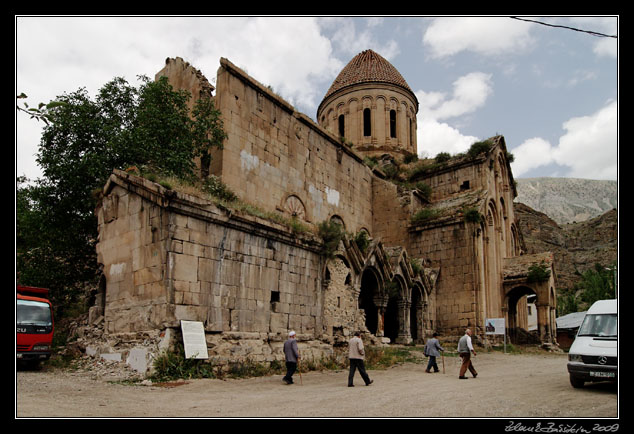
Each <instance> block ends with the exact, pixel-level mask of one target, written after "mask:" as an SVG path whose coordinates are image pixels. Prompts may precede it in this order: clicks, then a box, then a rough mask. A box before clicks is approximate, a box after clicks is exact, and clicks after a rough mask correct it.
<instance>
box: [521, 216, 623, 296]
mask: <svg viewBox="0 0 634 434" xmlns="http://www.w3.org/2000/svg"><path fill="white" fill-rule="evenodd" d="M514 209H515V215H516V216H517V218H518V220H519V224H520V229H521V231H522V235H523V237H524V242H525V244H526V249H527V253H538V252H544V251H550V252H553V254H554V255H555V272H556V273H557V290H558V292H559V293H560V294H561V292H562V291H563V290H565V289H571V288H572V287H573V286H574V283H575V282H577V281H578V279H579V275H580V274H581V273H583V272H584V271H586V270H588V269H590V268H593V267H594V265H595V264H597V263H598V264H601V265H603V266H606V267H607V266H611V265H613V264H614V263H615V262H616V260H617V254H618V252H617V248H618V220H617V217H618V215H617V211H616V210H615V209H612V210H610V211H608V212H606V213H604V214H602V215H600V216H599V217H595V218H592V219H590V220H587V221H584V222H580V223H572V224H566V225H559V224H557V223H556V222H555V221H554V220H553V219H551V218H550V217H549V216H547V215H546V214H544V213H542V212H540V211H536V210H534V209H532V208H531V207H529V206H527V205H524V204H523V203H515V204H514Z"/></svg>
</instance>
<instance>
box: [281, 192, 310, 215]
mask: <svg viewBox="0 0 634 434" xmlns="http://www.w3.org/2000/svg"><path fill="white" fill-rule="evenodd" d="M281 208H282V211H283V212H285V213H288V214H290V215H291V217H296V218H297V219H299V220H306V221H310V217H309V216H308V212H307V208H306V205H305V204H304V201H303V200H302V199H301V198H300V197H299V196H298V195H297V194H295V193H289V194H287V195H286V197H284V199H283V200H282V206H281Z"/></svg>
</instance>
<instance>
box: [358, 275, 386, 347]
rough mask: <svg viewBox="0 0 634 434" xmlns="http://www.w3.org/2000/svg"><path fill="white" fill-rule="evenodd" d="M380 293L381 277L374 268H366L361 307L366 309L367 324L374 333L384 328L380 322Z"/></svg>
mask: <svg viewBox="0 0 634 434" xmlns="http://www.w3.org/2000/svg"><path fill="white" fill-rule="evenodd" d="M379 295H380V290H379V279H378V277H377V274H376V272H375V271H374V270H373V269H372V268H366V269H365V270H364V271H363V275H362V276H361V292H360V293H359V309H363V310H364V311H365V326H366V327H367V329H368V331H369V332H370V333H372V334H373V335H377V332H379V331H380V330H382V327H380V324H379V309H378V307H377V303H376V299H377V297H378V296H379Z"/></svg>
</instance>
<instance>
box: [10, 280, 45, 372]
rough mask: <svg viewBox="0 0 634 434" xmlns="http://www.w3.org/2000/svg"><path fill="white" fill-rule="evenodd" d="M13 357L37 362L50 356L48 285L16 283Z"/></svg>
mask: <svg viewBox="0 0 634 434" xmlns="http://www.w3.org/2000/svg"><path fill="white" fill-rule="evenodd" d="M16 343H17V351H16V359H17V361H18V362H24V363H28V364H30V365H37V364H39V362H41V361H43V360H48V359H49V358H50V357H51V347H52V343H53V306H52V304H51V302H50V301H49V300H48V289H46V288H36V287H32V286H20V285H18V286H17V292H16Z"/></svg>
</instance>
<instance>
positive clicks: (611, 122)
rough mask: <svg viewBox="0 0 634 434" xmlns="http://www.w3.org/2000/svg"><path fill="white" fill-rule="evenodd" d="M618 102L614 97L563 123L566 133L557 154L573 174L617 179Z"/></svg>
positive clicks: (558, 161) (555, 155) (556, 158)
mask: <svg viewBox="0 0 634 434" xmlns="http://www.w3.org/2000/svg"><path fill="white" fill-rule="evenodd" d="M617 108H618V107H617V103H616V101H611V102H610V103H608V104H607V105H606V106H605V107H603V108H601V109H600V110H598V111H597V112H596V113H593V114H591V115H589V116H581V117H577V118H572V119H570V120H568V121H567V122H565V123H564V124H563V127H564V129H565V130H566V134H564V135H563V136H562V137H561V138H560V139H559V145H558V146H557V148H556V149H554V152H553V157H554V159H555V160H556V161H557V163H558V164H560V165H566V166H569V167H570V175H569V176H571V177H578V178H591V179H616V175H617V153H618V137H617V116H618V113H617Z"/></svg>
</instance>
